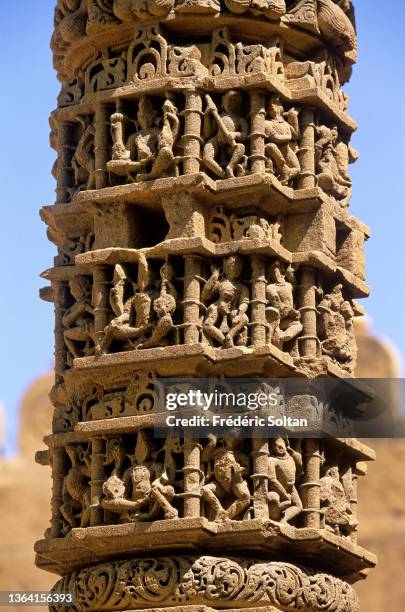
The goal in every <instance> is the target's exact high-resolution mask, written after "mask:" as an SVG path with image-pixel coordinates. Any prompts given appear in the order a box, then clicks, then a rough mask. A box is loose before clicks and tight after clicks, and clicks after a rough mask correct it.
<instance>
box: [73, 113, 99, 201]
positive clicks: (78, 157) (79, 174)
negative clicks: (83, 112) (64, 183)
mask: <svg viewBox="0 0 405 612" xmlns="http://www.w3.org/2000/svg"><path fill="white" fill-rule="evenodd" d="M80 122H81V128H82V129H81V135H80V137H79V141H78V143H77V146H76V149H75V152H74V153H73V157H72V168H73V174H74V182H75V188H73V189H72V190H71V192H72V195H73V194H74V193H75V192H76V191H82V190H83V189H94V187H95V156H94V147H95V143H94V134H95V127H94V123H93V120H92V118H91V117H89V116H86V117H83V118H81V119H80Z"/></svg>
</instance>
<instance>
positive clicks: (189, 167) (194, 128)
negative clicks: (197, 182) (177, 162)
mask: <svg viewBox="0 0 405 612" xmlns="http://www.w3.org/2000/svg"><path fill="white" fill-rule="evenodd" d="M184 95H185V99H186V104H185V109H184V135H183V146H184V155H183V164H184V174H193V173H194V172H199V170H200V150H201V142H202V139H201V115H202V100H201V94H200V93H199V92H198V91H194V90H191V91H186V92H185V94H184Z"/></svg>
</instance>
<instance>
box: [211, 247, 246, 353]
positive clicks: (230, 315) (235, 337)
mask: <svg viewBox="0 0 405 612" xmlns="http://www.w3.org/2000/svg"><path fill="white" fill-rule="evenodd" d="M211 272H212V273H211V276H210V278H209V279H208V280H207V281H206V283H205V285H204V287H203V289H202V292H201V300H202V301H203V302H204V303H206V304H207V312H206V315H205V318H204V323H203V335H204V339H205V341H206V342H208V343H210V344H212V345H214V346H222V347H224V348H231V347H233V346H234V345H235V344H236V345H237V346H246V345H247V342H248V323H249V318H248V315H247V312H248V308H249V289H248V287H247V286H246V284H245V283H243V281H242V280H241V276H242V272H243V259H242V258H241V257H240V256H237V255H236V256H232V255H231V256H229V257H227V258H226V259H225V260H224V262H223V269H222V270H221V269H220V268H218V267H217V266H216V265H215V264H213V265H212V268H211Z"/></svg>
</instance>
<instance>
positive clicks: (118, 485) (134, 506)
mask: <svg viewBox="0 0 405 612" xmlns="http://www.w3.org/2000/svg"><path fill="white" fill-rule="evenodd" d="M116 446H118V447H119V448H120V456H121V457H123V459H122V460H121V461H120V464H119V465H117V461H114V464H115V469H114V470H113V473H112V474H111V476H110V477H109V478H108V479H107V480H106V481H105V482H104V484H103V494H104V497H103V499H102V501H101V505H102V507H103V508H104V509H105V510H109V511H110V512H112V513H113V514H114V515H117V519H118V521H120V522H124V523H125V522H133V521H151V520H156V519H158V518H160V515H163V518H165V519H174V518H177V517H178V511H177V509H176V508H175V507H174V506H173V505H172V502H173V499H174V497H175V487H176V485H177V484H178V483H177V477H178V471H179V470H177V468H176V455H179V454H180V453H181V452H182V445H181V443H180V441H179V440H178V439H177V438H168V439H167V440H166V441H165V443H164V445H163V447H162V448H161V449H160V450H158V451H154V450H153V447H152V443H151V441H150V440H149V439H148V437H147V434H146V433H145V431H144V430H140V431H139V432H138V435H137V441H136V447H135V451H134V453H133V454H131V455H128V454H125V446H124V444H123V442H122V441H120V440H119V439H118V440H117V442H116ZM124 457H128V459H129V460H130V464H131V465H130V466H129V467H127V468H126V469H124V467H125V459H124ZM110 462H111V460H110V458H109V456H108V452H107V458H106V464H107V465H108V464H109V463H110Z"/></svg>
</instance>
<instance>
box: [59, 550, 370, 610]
mask: <svg viewBox="0 0 405 612" xmlns="http://www.w3.org/2000/svg"><path fill="white" fill-rule="evenodd" d="M135 586H136V588H135ZM72 587H73V588H74V592H75V594H76V604H75V608H74V609H75V610H78V611H79V610H83V609H86V610H89V612H96V610H100V609H107V607H108V609H110V610H125V609H129V608H131V607H133V608H135V607H140V606H141V605H142V606H145V607H146V606H151V605H153V606H155V607H158V606H159V604H162V603H163V602H164V605H171V606H173V605H206V606H209V607H212V606H215V603H216V602H227V604H228V605H229V607H231V606H235V605H238V606H241V605H243V606H244V607H245V608H246V609H247V608H249V607H251V606H269V605H271V606H275V607H276V608H277V609H280V610H283V611H284V612H296V611H297V610H305V609H308V610H313V612H359V604H358V599H357V596H356V593H355V591H354V589H353V588H352V587H351V586H350V585H349V584H347V583H346V582H344V581H343V580H340V579H339V578H334V577H333V576H330V575H329V574H324V573H316V572H315V571H313V570H311V569H308V568H305V567H301V566H297V565H293V564H291V563H282V562H279V561H261V560H254V559H241V558H235V557H229V558H228V557H213V556H201V557H173V558H169V557H162V558H155V559H153V558H149V559H130V560H128V561H111V562H109V563H104V564H100V565H96V566H93V567H90V568H86V569H83V570H81V571H78V572H74V573H73V574H70V575H68V576H65V577H64V578H62V579H61V580H60V581H59V582H58V583H57V584H56V585H55V587H54V591H55V592H56V593H60V592H68V591H67V589H70V591H71V590H72ZM70 609H72V608H70ZM56 610H60V608H54V612H56ZM62 612H67V610H64V609H63V608H62Z"/></svg>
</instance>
